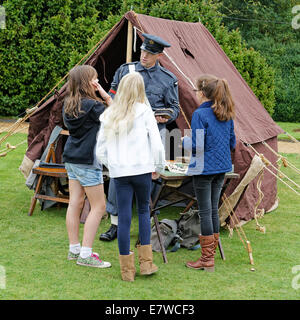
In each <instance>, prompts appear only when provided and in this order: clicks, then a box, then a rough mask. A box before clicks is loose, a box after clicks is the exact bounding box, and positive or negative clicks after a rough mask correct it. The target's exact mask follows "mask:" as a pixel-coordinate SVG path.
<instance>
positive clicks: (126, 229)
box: [114, 173, 152, 255]
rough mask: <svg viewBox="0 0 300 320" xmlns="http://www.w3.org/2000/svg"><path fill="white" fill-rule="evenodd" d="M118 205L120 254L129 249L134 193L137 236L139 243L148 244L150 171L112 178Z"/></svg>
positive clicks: (127, 251) (149, 234)
mask: <svg viewBox="0 0 300 320" xmlns="http://www.w3.org/2000/svg"><path fill="white" fill-rule="evenodd" d="M114 182H115V187H116V195H117V206H118V232H117V234H118V245H119V253H120V254H121V255H128V254H129V250H130V226H131V216H132V200H133V195H134V193H135V197H136V203H137V211H138V216H139V238H140V242H141V245H148V244H150V237H151V224H150V193H151V183H152V179H151V173H145V174H140V175H136V176H128V177H120V178H114Z"/></svg>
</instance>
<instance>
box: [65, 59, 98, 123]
mask: <svg viewBox="0 0 300 320" xmlns="http://www.w3.org/2000/svg"><path fill="white" fill-rule="evenodd" d="M97 78H98V73H97V71H96V69H95V68H93V67H92V66H89V65H82V66H76V67H74V68H73V69H71V71H70V72H69V79H68V85H67V92H66V98H65V102H64V111H65V113H66V114H67V115H69V116H71V117H78V115H79V113H80V112H81V99H82V98H90V99H94V100H98V101H102V100H100V99H99V98H98V97H97V95H96V92H95V88H94V87H93V86H92V85H91V83H90V82H91V81H92V80H94V79H97Z"/></svg>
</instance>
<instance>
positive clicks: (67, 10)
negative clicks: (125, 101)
mask: <svg viewBox="0 0 300 320" xmlns="http://www.w3.org/2000/svg"><path fill="white" fill-rule="evenodd" d="M3 6H4V7H5V10H6V29H4V30H0V61H1V64H0V114H1V115H19V114H21V113H22V112H23V111H24V110H25V109H26V108H28V107H32V106H33V105H35V104H36V103H37V102H38V101H40V100H41V98H42V97H43V96H45V95H46V94H47V93H48V92H49V91H50V89H51V88H52V87H53V86H54V85H55V84H56V83H57V82H58V81H59V80H60V79H61V78H62V77H63V76H64V75H65V74H66V73H67V72H68V70H69V68H70V67H72V66H73V65H74V64H72V65H71V64H70V60H71V57H72V56H73V55H72V52H76V51H77V52H85V53H86V52H87V51H88V50H89V49H90V47H89V45H90V44H89V40H90V39H91V37H92V36H93V34H94V33H97V32H98V31H99V24H98V16H99V11H98V10H97V8H99V1H96V0H75V1H71V0H53V1H46V0H30V1H29V0H7V1H4V3H3ZM72 63H73V61H72Z"/></svg>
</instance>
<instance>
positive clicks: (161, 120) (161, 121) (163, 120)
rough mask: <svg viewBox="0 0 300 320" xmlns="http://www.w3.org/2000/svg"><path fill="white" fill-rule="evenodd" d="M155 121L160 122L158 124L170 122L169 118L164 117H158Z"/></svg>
mask: <svg viewBox="0 0 300 320" xmlns="http://www.w3.org/2000/svg"><path fill="white" fill-rule="evenodd" d="M155 119H156V122H158V123H166V122H168V119H167V118H164V117H161V116H156V117H155Z"/></svg>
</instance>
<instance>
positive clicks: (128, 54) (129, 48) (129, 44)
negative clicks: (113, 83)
mask: <svg viewBox="0 0 300 320" xmlns="http://www.w3.org/2000/svg"><path fill="white" fill-rule="evenodd" d="M128 62H132V23H131V22H130V21H129V20H128V29H127V52H126V63H128Z"/></svg>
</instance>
